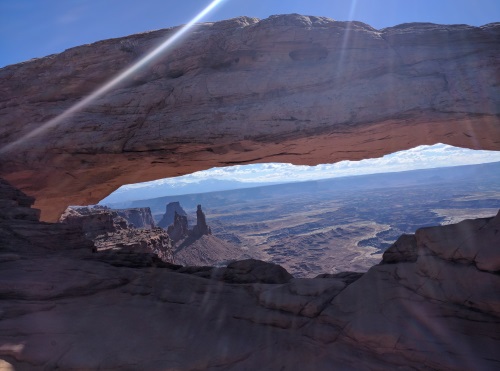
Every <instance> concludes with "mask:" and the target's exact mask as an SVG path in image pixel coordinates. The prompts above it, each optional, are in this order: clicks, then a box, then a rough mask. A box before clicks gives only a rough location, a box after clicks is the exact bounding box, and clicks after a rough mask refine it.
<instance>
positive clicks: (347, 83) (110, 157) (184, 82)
mask: <svg viewBox="0 0 500 371" xmlns="http://www.w3.org/2000/svg"><path fill="white" fill-rule="evenodd" d="M174 31H175V30H174V29H167V30H160V31H154V32H149V33H144V34H138V35H133V36H129V37H126V38H122V39H112V40H105V41H101V42H97V43H94V44H91V45H84V46H80V47H76V48H72V49H69V50H67V51H65V52H63V53H61V54H59V55H53V56H48V57H45V58H41V59H37V60H32V61H28V62H25V63H21V64H18V65H13V66H8V67H5V68H2V69H0V80H1V81H2V87H1V90H0V117H1V127H0V177H4V178H6V179H7V180H8V181H10V182H11V183H12V184H14V185H15V186H17V187H19V188H21V189H22V190H24V191H25V192H26V193H28V194H30V195H34V196H35V197H36V198H37V204H36V206H37V207H39V208H41V209H42V218H43V219H45V220H55V219H57V218H58V216H59V214H60V213H61V212H62V210H64V209H65V207H66V206H67V205H70V204H88V203H95V202H97V201H98V200H100V199H102V198H103V197H105V196H106V195H108V194H109V193H111V192H112V191H113V190H114V189H116V188H117V187H119V186H120V185H122V184H124V183H133V182H138V181H146V180H152V179H157V178H162V177H168V176H177V175H182V174H186V173H189V172H193V171H197V170H202V169H206V168H210V167H214V166H227V165H231V164H245V163H255V162H292V163H296V164H310V165H312V164H317V163H322V162H323V163H324V162H335V161H339V160H345V159H351V160H358V159H362V158H367V157H376V156H381V155H383V154H387V153H390V152H394V151H397V150H402V149H407V148H411V147H414V146H417V145H420V144H434V143H437V142H443V143H447V144H451V145H454V146H460V147H468V148H474V149H490V150H500V125H499V124H500V120H499V115H500V94H499V76H500V74H499V61H498V55H500V53H499V52H500V44H499V43H498V39H500V24H499V23H495V24H489V25H485V26H482V27H471V26H466V25H451V26H444V25H435V24H403V25H399V26H395V27H391V28H387V29H383V30H375V29H373V28H372V27H370V26H368V25H366V24H363V23H360V22H350V23H349V22H336V21H333V20H331V19H327V18H321V17H306V16H300V15H287V16H275V17H271V18H268V19H265V20H260V21H259V20H257V19H253V18H246V17H241V18H237V19H233V20H228V21H223V22H217V23H206V24H202V25H200V26H199V27H198V28H197V29H196V31H195V32H194V33H193V34H192V35H191V36H190V37H189V38H188V39H186V40H185V41H184V42H183V43H182V44H180V45H178V46H177V47H176V48H175V50H173V51H171V52H170V53H168V54H166V55H164V56H163V57H160V58H158V59H156V60H155V61H154V62H153V63H151V64H150V65H148V66H147V67H146V68H144V69H142V70H141V71H140V72H138V73H136V74H135V75H134V76H133V77H132V78H131V79H130V80H128V81H127V82H125V83H123V84H122V85H121V86H118V87H116V88H115V89H114V90H112V91H111V92H109V93H108V94H106V95H105V96H103V97H101V98H99V99H98V100H97V101H95V102H94V103H93V104H92V105H90V106H88V107H86V108H84V109H83V110H81V111H79V112H77V113H76V114H75V115H73V116H72V117H70V118H68V120H66V121H65V122H63V123H62V124H61V125H59V126H57V127H55V128H52V129H51V130H48V131H46V132H44V133H43V134H41V135H38V136H36V137H34V138H31V139H29V140H25V141H22V142H20V143H19V144H18V145H16V146H14V147H11V148H9V149H8V150H5V146H6V145H8V144H9V143H12V142H14V141H16V140H17V139H18V138H21V137H22V135H23V134H25V133H27V132H29V131H31V130H33V129H34V128H37V127H38V126H40V125H42V124H43V123H44V122H47V120H50V119H51V118H53V117H55V116H57V115H59V114H60V113H62V112H64V110H66V109H68V108H69V107H71V106H72V105H73V104H75V103H76V102H78V100H79V99H81V97H83V96H85V95H87V94H89V93H90V92H92V91H93V90H94V89H95V88H96V87H98V86H100V85H101V84H102V83H103V82H105V81H106V80H108V79H109V78H110V77H111V76H113V75H115V74H116V73H117V72H118V71H120V70H121V69H123V68H124V67H125V66H127V65H129V64H130V63H132V62H133V61H134V60H135V59H137V56H138V55H141V54H143V53H145V52H146V51H147V50H149V49H150V48H151V47H153V46H154V45H156V44H157V43H159V42H160V40H163V39H164V38H165V37H167V36H168V35H169V34H170V33H172V32H174ZM2 148H3V149H4V150H2Z"/></svg>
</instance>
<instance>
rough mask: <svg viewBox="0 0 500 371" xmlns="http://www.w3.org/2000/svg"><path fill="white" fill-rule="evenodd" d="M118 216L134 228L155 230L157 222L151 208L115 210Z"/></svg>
mask: <svg viewBox="0 0 500 371" xmlns="http://www.w3.org/2000/svg"><path fill="white" fill-rule="evenodd" d="M115 211H116V212H117V214H118V215H119V216H121V217H122V218H123V219H125V220H126V221H127V222H128V223H129V224H131V225H133V226H134V228H140V229H152V228H155V227H156V225H155V221H154V219H153V215H152V214H151V209H150V208H149V207H137V208H133V209H115Z"/></svg>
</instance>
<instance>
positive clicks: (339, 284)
mask: <svg viewBox="0 0 500 371" xmlns="http://www.w3.org/2000/svg"><path fill="white" fill-rule="evenodd" d="M3 185H4V183H2V187H1V188H0V190H1V189H6V187H3ZM0 196H1V197H3V198H2V199H0V202H2V205H5V204H8V203H9V202H8V201H9V200H11V201H12V200H14V201H15V202H16V203H17V204H18V205H27V204H29V203H30V202H32V199H31V198H27V197H26V196H25V195H24V194H22V193H18V192H17V191H16V192H15V193H12V188H8V191H7V192H0ZM4 210H7V208H1V209H0V215H1V216H2V218H1V219H0V220H1V224H0V231H2V233H3V231H5V230H6V229H5V225H6V224H5V220H7V221H8V220H10V219H9V218H8V217H7V218H5V217H4ZM6 214H7V215H11V214H10V211H9V210H7V212H6ZM18 220H20V219H18ZM32 222H33V223H39V222H36V221H32ZM7 230H8V228H7ZM208 237H210V236H208ZM2 238H4V237H2ZM67 243H68V242H67V241H65V240H64V239H61V240H60V241H59V245H58V247H59V248H58V249H56V250H53V251H52V253H50V254H48V253H47V250H46V249H44V248H42V247H40V246H38V245H36V244H33V245H32V246H31V247H30V248H29V249H24V248H22V245H20V248H18V249H17V250H15V249H13V246H7V248H6V247H5V245H4V244H2V245H0V365H1V366H2V367H4V368H6V367H13V368H14V369H16V370H42V369H58V368H59V369H142V370H164V369H175V370H192V369H207V370H264V369H265V370H283V369H290V370H297V369H300V370H332V369H342V370H360V369H365V370H374V369H375V370H387V369H419V370H436V369H439V370H450V369H453V370H471V369H473V370H497V369H498V367H499V365H500V355H499V353H498V347H499V344H500V275H499V274H498V269H499V266H498V261H499V260H498V256H499V255H500V250H499V249H500V212H499V213H498V215H497V216H495V217H491V218H485V219H476V220H466V221H463V222H461V223H458V224H456V225H448V226H445V227H430V228H422V229H420V230H418V231H417V232H416V233H415V235H414V238H410V237H404V238H402V239H399V240H398V243H397V247H394V248H392V247H391V248H390V249H389V250H391V249H392V250H396V251H397V254H394V252H392V253H391V252H388V255H387V256H390V259H389V260H388V259H387V258H386V257H384V260H386V263H385V264H382V265H377V266H374V267H372V268H371V269H370V270H369V271H368V272H367V273H365V274H356V273H353V272H346V273H341V274H335V275H322V276H321V277H318V278H314V279H297V278H293V277H292V276H291V275H290V274H288V272H286V270H285V269H284V268H282V267H280V266H278V265H275V264H270V263H265V262H261V261H258V260H253V259H249V260H243V261H238V262H234V263H231V264H229V265H228V266H227V267H219V268H214V267H182V266H179V265H173V264H169V263H165V262H163V261H161V260H160V259H158V257H157V256H155V255H154V254H143V253H136V252H124V251H112V250H108V251H104V252H97V253H92V252H90V249H88V248H82V249H75V248H74V247H73V246H69V245H67ZM405 249H407V250H409V251H411V253H405ZM389 250H388V251H389ZM398 256H399V257H398ZM408 256H410V257H412V258H411V259H408ZM413 256H415V258H413ZM387 260H388V261H387Z"/></svg>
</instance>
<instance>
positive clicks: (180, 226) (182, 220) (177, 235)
mask: <svg viewBox="0 0 500 371" xmlns="http://www.w3.org/2000/svg"><path fill="white" fill-rule="evenodd" d="M167 233H168V235H169V236H170V238H172V241H173V242H178V241H180V240H182V239H184V238H186V237H187V236H188V234H189V225H188V220H187V216H185V215H179V214H177V212H174V224H172V225H169V226H168V228H167Z"/></svg>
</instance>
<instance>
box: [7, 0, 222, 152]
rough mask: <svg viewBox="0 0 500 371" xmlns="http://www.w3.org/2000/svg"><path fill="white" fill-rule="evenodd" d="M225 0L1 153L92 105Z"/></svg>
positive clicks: (214, 3)
mask: <svg viewBox="0 0 500 371" xmlns="http://www.w3.org/2000/svg"><path fill="white" fill-rule="evenodd" d="M223 1H224V0H214V1H212V2H211V3H210V4H209V5H208V6H207V7H206V8H204V9H203V10H202V11H201V12H200V13H198V14H197V15H196V16H195V17H194V18H193V19H192V20H190V21H189V22H188V23H186V24H185V25H184V26H182V27H181V28H180V29H179V30H178V31H177V32H175V33H174V34H173V35H172V36H171V37H169V38H168V39H167V40H165V41H164V42H163V43H161V44H160V45H159V46H158V47H156V48H155V49H153V50H152V51H151V52H149V53H148V54H146V55H145V56H144V57H143V58H141V59H140V60H139V61H137V62H136V63H135V64H133V65H132V66H130V67H129V68H127V69H126V70H124V71H122V72H121V73H119V74H118V75H117V76H115V77H114V78H113V79H111V80H110V81H108V82H107V83H106V84H104V85H103V86H101V87H100V88H99V89H97V90H96V91H94V92H93V93H91V94H90V95H88V96H86V97H85V98H83V99H82V100H81V101H79V102H78V103H76V104H74V105H73V106H71V107H70V108H68V109H67V110H66V111H64V112H63V113H61V114H60V115H58V116H56V117H54V118H53V119H51V120H49V121H47V122H46V123H44V124H42V125H41V126H40V127H38V128H36V129H34V130H32V131H31V132H29V133H27V134H25V135H23V136H22V137H21V138H19V139H17V140H15V141H14V142H12V143H9V144H7V145H6V146H4V147H2V148H1V149H0V153H5V152H8V151H9V150H12V149H13V148H14V147H16V146H17V145H19V144H21V143H22V142H23V141H25V140H28V139H31V138H33V137H36V136H38V135H40V134H42V133H43V132H45V131H47V130H49V129H52V128H54V127H56V126H57V125H59V124H61V123H62V122H63V121H64V120H66V119H67V118H69V117H70V116H72V115H73V114H74V113H76V112H78V111H80V110H81V109H82V108H84V107H86V106H88V105H90V104H91V103H92V102H93V101H95V100H96V99H98V98H99V97H101V96H102V95H104V94H106V93H107V92H108V91H110V90H111V89H113V88H114V87H115V86H117V85H118V84H119V83H121V82H122V81H124V80H125V79H127V78H128V77H130V76H131V75H132V74H133V73H135V72H137V71H138V70H139V69H140V68H142V67H143V66H145V65H146V64H147V63H149V62H151V61H152V60H153V59H154V58H156V57H157V56H159V55H160V54H162V53H164V52H165V51H166V50H167V49H168V48H169V47H171V46H173V45H174V44H175V42H177V41H179V40H180V39H181V38H182V37H183V36H185V35H186V34H187V33H188V32H189V31H190V30H191V29H192V28H193V27H194V26H195V25H196V23H198V22H199V21H200V20H201V19H203V18H204V17H205V16H206V15H207V14H209V13H210V12H211V11H212V10H214V9H215V7H217V6H218V5H219V4H221V3H222V2H223Z"/></svg>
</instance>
